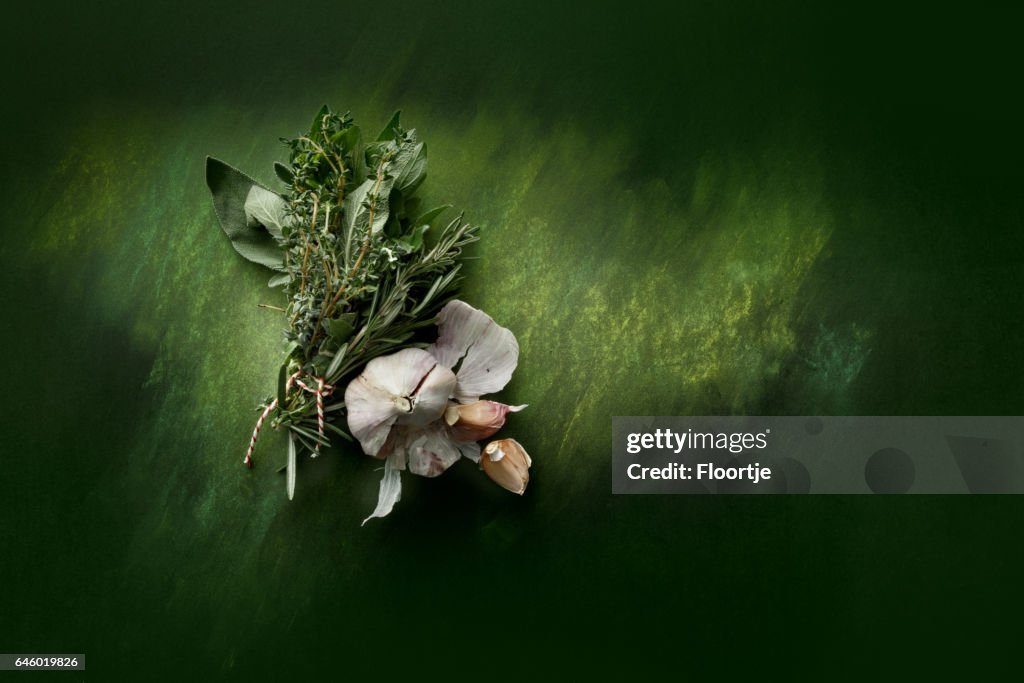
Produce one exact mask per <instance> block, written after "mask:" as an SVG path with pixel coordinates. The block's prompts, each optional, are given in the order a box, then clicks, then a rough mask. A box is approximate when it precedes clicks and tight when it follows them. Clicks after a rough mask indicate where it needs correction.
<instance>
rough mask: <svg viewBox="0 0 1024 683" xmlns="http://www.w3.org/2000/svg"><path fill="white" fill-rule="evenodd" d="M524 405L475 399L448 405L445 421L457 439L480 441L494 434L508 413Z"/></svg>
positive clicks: (516, 410) (517, 410) (520, 408)
mask: <svg viewBox="0 0 1024 683" xmlns="http://www.w3.org/2000/svg"><path fill="white" fill-rule="evenodd" d="M525 407H526V406H525V405H522V406H507V405H505V404H504V403H498V402H497V401H476V402H474V403H469V404H467V405H456V406H451V407H449V408H448V410H447V411H446V412H445V422H447V423H448V425H449V426H450V428H451V430H450V431H451V434H452V436H453V437H454V438H455V439H456V440H457V441H482V440H483V439H488V438H490V437H492V436H494V435H495V434H496V433H497V431H498V430H499V429H501V428H502V426H504V424H505V416H506V415H507V414H508V413H516V412H519V411H520V410H522V409H523V408H525ZM453 418H454V419H453Z"/></svg>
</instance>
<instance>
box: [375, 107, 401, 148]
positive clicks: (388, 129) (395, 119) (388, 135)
mask: <svg viewBox="0 0 1024 683" xmlns="http://www.w3.org/2000/svg"><path fill="white" fill-rule="evenodd" d="M401 117H402V110H401V109H399V110H398V111H396V112H395V113H394V114H392V115H391V120H390V121H388V122H387V124H386V125H385V126H384V130H382V131H381V132H380V135H378V136H377V142H382V141H384V140H394V139H395V128H396V127H397V126H399V125H401V124H400V119H401Z"/></svg>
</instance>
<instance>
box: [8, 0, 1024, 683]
mask: <svg viewBox="0 0 1024 683" xmlns="http://www.w3.org/2000/svg"><path fill="white" fill-rule="evenodd" d="M344 4H345V3H337V2H331V3H323V4H321V5H316V6H309V7H302V8H298V7H296V8H294V9H293V8H291V7H286V6H284V5H280V4H277V5H273V6H271V5H269V4H268V5H267V6H266V7H256V8H247V7H245V5H244V4H242V3H237V4H236V6H233V7H232V6H227V5H225V6H223V7H222V8H216V9H193V10H186V9H182V8H180V7H179V6H178V5H177V4H175V5H174V6H170V5H168V6H167V7H164V6H162V5H160V4H159V3H156V4H151V5H150V6H148V8H147V10H146V11H145V12H142V13H141V14H139V11H138V10H136V9H132V10H131V11H129V10H128V9H127V8H117V7H111V8H109V9H108V10H107V11H105V12H100V11H98V10H88V11H87V10H84V9H78V8H76V7H69V8H66V9H59V10H58V9H54V8H52V7H50V6H47V8H40V9H28V8H23V9H22V10H20V11H19V12H18V13H17V14H16V16H15V17H14V18H12V19H11V20H8V21H7V22H6V24H7V25H6V26H5V27H4V31H5V36H4V37H5V41H4V45H5V47H4V57H5V60H6V62H7V63H8V64H9V68H12V69H13V71H12V73H11V75H10V79H9V83H10V93H11V95H9V96H7V97H6V98H5V99H6V100H7V111H6V113H5V117H6V119H5V120H6V126H5V132H7V133H8V139H7V141H6V143H5V144H6V145H7V147H8V150H9V151H8V154H7V157H6V160H5V163H4V167H3V168H2V169H0V176H2V177H3V180H4V187H5V188H6V201H5V202H4V204H3V205H2V206H0V219H2V226H3V233H2V234H3V238H4V239H3V243H2V245H0V261H2V264H3V271H2V273H0V278H2V279H0V285H2V287H3V292H4V294H5V297H6V301H7V315H5V316H4V320H3V322H2V323H0V334H2V340H3V351H4V353H3V354H2V359H0V371H2V374H3V377H4V378H5V383H4V388H5V389H6V392H5V394H6V397H5V398H4V399H3V401H2V403H0V406H2V408H3V416H4V417H3V428H2V439H0V443H2V445H0V501H2V502H0V513H2V518H0V519H2V522H0V553H3V561H2V564H0V581H2V583H0V590H2V591H3V603H2V605H0V651H4V652H18V651H39V652H49V651H65V652H85V653H87V655H88V662H89V672H88V673H87V676H86V678H87V679H88V680H98V681H100V680H102V681H107V680H147V679H149V678H151V677H153V676H155V675H156V674H155V673H154V672H156V671H160V672H162V673H163V675H166V676H167V678H169V679H173V680H183V679H186V678H187V677H188V676H193V677H197V678H196V680H211V679H215V678H220V677H227V676H242V675H246V676H248V677H249V678H250V679H256V680H263V679H267V680H275V679H276V680H285V678H284V676H285V675H286V672H293V675H296V673H295V672H298V673H302V674H308V673H311V672H314V671H321V672H322V671H324V670H325V669H329V670H333V671H336V672H341V673H342V674H344V673H346V672H347V673H350V674H354V672H357V671H364V670H373V669H375V668H381V669H382V670H384V671H387V670H390V667H392V666H397V667H401V668H403V669H409V668H413V667H415V666H417V665H420V664H422V665H431V666H434V667H436V666H440V667H442V668H443V669H444V670H446V671H447V672H448V673H450V674H463V675H473V676H474V677H476V676H489V675H490V674H492V673H494V672H496V671H497V672H500V671H504V670H509V669H513V670H518V669H519V668H523V669H524V670H530V669H532V670H534V671H536V670H537V668H538V667H540V666H541V663H540V662H541V661H543V662H545V664H544V665H543V666H545V667H550V666H552V665H558V666H559V668H562V669H563V670H565V671H572V670H577V671H579V670H594V669H596V668H598V667H605V666H609V665H615V666H622V667H628V666H639V665H648V664H650V665H657V664H678V665H679V666H680V667H682V668H683V669H684V670H690V669H704V670H712V671H715V670H718V669H719V668H720V667H726V666H731V665H733V664H735V663H737V662H739V663H744V662H746V663H748V664H751V665H752V666H754V667H759V666H760V665H761V662H759V661H758V660H757V659H756V658H749V659H746V658H743V657H739V658H737V657H735V656H732V655H726V652H727V651H728V648H730V647H733V646H737V645H750V646H751V647H755V648H756V649H757V650H758V652H759V653H760V654H761V655H763V656H765V657H767V658H768V659H769V660H770V661H771V662H772V663H774V664H778V665H783V666H785V667H787V668H788V669H790V670H805V671H807V672H810V673H814V674H819V675H825V674H826V673H827V672H830V671H835V670H840V671H848V670H849V667H850V666H852V665H854V664H866V665H867V666H868V667H869V668H873V667H874V661H875V659H876V658H880V657H883V656H884V655H887V654H893V653H896V654H900V655H903V656H907V657H911V658H913V657H920V656H922V655H921V653H920V652H919V651H918V650H917V649H915V648H913V647H912V646H911V645H910V644H911V643H912V642H916V639H917V638H918V637H920V636H928V637H932V638H934V639H935V640H936V641H938V642H943V641H944V639H949V638H953V639H954V640H955V641H956V643H957V646H958V648H960V649H958V651H957V653H958V654H963V655H967V654H970V653H971V652H972V651H973V649H972V648H971V646H970V644H969V643H965V642H964V639H963V636H964V634H965V630H966V632H967V633H969V634H971V635H975V636H977V635H979V628H978V627H979V625H981V624H984V623H985V622H986V621H987V619H988V618H989V617H991V616H993V615H995V614H996V613H997V612H998V611H999V610H1001V609H1007V608H1008V607H1010V606H1012V605H1014V604H1016V598H1018V597H1019V588H1017V586H1019V575H1020V570H1021V560H1022V557H1021V552H1020V550H1019V543H1018V538H1019V534H1018V533H1017V529H1018V528H1019V526H1020V519H1022V514H1024V502H1021V499H1020V498H1019V497H1010V498H1002V499H984V498H959V499H949V498H927V497H919V498H908V499H897V498H884V499H883V498H868V497H864V498H857V499H849V498H843V497H836V498H824V497H817V498H810V499H806V498H783V497H776V498H772V499H767V500H766V499H754V498H713V499H698V498H690V497H614V498H613V497H612V496H611V493H610V490H611V482H610V454H609V449H610V432H611V416H613V415H622V414H640V415H642V414H713V413H751V414H772V413H779V414H1019V413H1021V412H1022V410H1024V392H1022V389H1024V364H1022V361H1021V358H1020V348H1021V342H1022V339H1024V322H1022V316H1021V313H1022V308H1024V307H1022V304H1024V293H1022V292H1024V290H1022V285H1024V237H1022V225H1021V214H1020V187H1021V180H1022V178H1021V171H1020V167H1019V158H1020V152H1021V151H1022V145H1021V128H1020V125H1019V124H1020V120H1021V106H1020V101H1019V95H1018V93H1017V91H1016V89H1017V87H1018V84H1017V82H1016V81H1018V80H1019V78H1018V76H1017V75H1016V67H1015V66H1013V65H1014V64H1016V63H1019V57H1020V55H1019V50H1018V49H1017V48H1016V47H1014V46H1013V45H1014V43H1013V41H1011V38H1012V37H1013V36H1012V35H1011V31H1012V27H1013V26H1015V25H1019V22H1017V21H1016V19H1017V18H1015V17H1007V16H1001V15H997V14H991V13H988V12H985V11H978V12H977V13H976V14H971V15H965V14H963V13H962V12H948V13H946V12H936V10H935V9H934V8H929V9H928V11H927V12H925V11H924V10H923V9H922V10H920V11H916V10H915V11H907V12H906V13H905V14H902V15H893V14H892V13H891V11H889V10H887V11H886V12H884V13H882V12H876V11H874V10H871V9H869V8H866V7H856V8H853V9H846V10H843V9H837V8H831V7H830V8H829V9H828V11H827V12H825V11H824V10H822V11H821V12H818V11H811V10H810V9H809V8H802V7H792V6H786V7H780V6H776V5H775V4H774V3H772V4H771V7H765V6H760V5H752V6H747V7H741V6H739V5H736V4H733V6H732V7H730V8H729V9H712V8H709V7H707V6H705V5H703V4H701V5H690V4H689V3H687V4H685V5H684V6H683V7H681V8H676V9H674V10H673V11H672V12H671V13H669V12H665V11H662V10H658V9H654V8H644V7H642V6H638V5H637V4H636V3H631V4H629V5H628V7H627V8H601V9H598V8H590V9H589V10H588V11H586V12H583V11H582V10H573V9H570V8H568V7H566V8H562V7H561V6H559V5H551V4H550V3H545V4H543V5H542V6H541V7H540V8H538V9H536V10H534V9H529V8H522V9H509V8H507V7H506V8H502V7H500V6H498V7H481V6H478V5H477V4H476V3H465V4H462V5H454V4H453V5H446V6H445V7H435V8H431V9H424V8H421V7H419V6H418V5H410V6H408V7H387V8H385V7H381V6H379V5H378V6H367V7H353V8H352V12H351V13H349V14H346V13H345V12H343V11H342V10H343V7H342V6H343V5H344ZM403 16H405V17H408V18H407V19H406V20H403V19H402V17H403ZM364 20H365V21H367V22H368V23H367V24H366V25H365V28H364V27H363V25H362V24H360V22H361V21H364ZM307 21H308V22H312V28H311V30H310V31H309V32H308V33H307V34H305V35H302V34H297V33H296V31H297V30H298V29H299V27H300V26H302V25H303V22H307ZM1014 40H1015V38H1014ZM42 45H45V46H46V49H42V48H41V47H40V46H42ZM28 56H33V58H32V59H28ZM5 89H6V88H5ZM325 101H326V102H328V103H330V104H331V105H332V106H334V107H337V108H349V109H351V110H352V111H353V113H354V115H355V116H356V118H357V120H358V121H360V122H362V123H363V124H364V125H366V126H367V127H369V128H373V127H374V126H375V125H376V124H378V123H382V122H383V121H384V120H385V119H386V117H387V116H388V115H389V114H390V112H391V111H392V110H393V109H394V108H397V107H401V108H402V109H403V110H404V114H403V120H406V121H407V122H409V123H410V124H413V125H415V126H417V127H418V128H419V130H420V132H421V135H422V137H423V138H424V139H425V140H427V143H428V145H429V148H430V159H431V166H430V174H429V178H428V181H427V185H426V186H425V189H426V193H427V196H428V197H429V198H430V199H437V200H441V201H450V202H452V203H454V204H455V205H456V206H458V207H461V208H464V209H465V210H466V212H467V216H468V217H469V218H470V219H471V220H473V221H474V222H477V223H479V224H481V225H482V226H483V230H482V236H483V239H482V241H481V244H480V245H479V248H478V249H476V251H475V254H474V255H475V256H478V257H479V259H478V260H476V261H474V262H473V264H472V266H471V267H470V269H469V277H468V280H467V282H466V287H465V292H464V298H466V299H467V300H468V301H470V302H471V303H473V304H474V305H476V306H479V307H481V308H483V309H485V310H487V311H488V312H489V313H491V314H492V315H493V316H494V317H495V318H496V319H497V320H498V321H499V322H501V323H502V324H504V325H506V326H508V327H510V328H511V329H512V330H514V331H515V332H516V334H517V336H518V338H519V342H520V345H521V348H522V355H521V360H520V366H519V370H518V372H517V374H516V376H515V378H514V380H513V382H512V384H511V385H510V386H509V388H508V389H507V390H506V391H505V392H504V394H502V398H503V399H504V400H506V401H507V402H509V403H529V404H530V408H529V410H527V411H526V412H524V413H522V414H519V415H516V416H514V417H513V418H512V419H511V421H510V424H509V426H508V428H507V430H506V433H507V435H509V436H515V437H516V438H518V439H519V440H520V441H522V442H523V443H524V444H526V445H527V447H528V448H529V450H530V452H531V454H532V455H533V456H534V463H535V467H534V469H533V481H532V482H531V485H530V489H529V491H528V492H527V495H526V496H525V497H523V498H522V499H520V498H517V497H515V496H511V495H509V494H506V493H505V492H503V491H501V490H499V489H497V487H495V486H494V485H492V484H491V483H490V482H489V481H487V480H486V479H485V478H484V477H483V476H482V475H481V474H480V473H478V472H477V471H476V469H475V467H474V466H472V465H471V464H470V463H468V462H462V463H459V464H458V465H457V466H456V467H454V468H453V470H452V471H451V472H449V473H447V474H446V475H445V476H444V477H442V478H440V479H437V480H430V481H427V480H420V479H413V478H411V477H406V479H405V482H406V484H405V490H404V495H403V500H402V502H401V503H400V504H399V505H398V507H397V508H396V511H395V513H394V514H393V515H392V516H391V517H389V518H387V519H386V520H383V521H379V522H375V523H371V524H369V525H367V526H366V527H364V528H360V527H359V522H360V520H362V518H363V517H365V516H366V514H367V513H368V512H369V511H370V510H371V509H372V507H373V504H374V501H375V499H376V489H377V482H378V480H379V472H376V471H374V470H375V463H373V462H372V461H370V460H369V459H367V458H364V457H360V456H357V455H356V454H354V453H352V452H341V451H336V452H331V453H329V454H328V455H327V456H326V457H323V458H321V459H320V460H318V461H316V462H308V461H307V462H304V463H302V466H301V467H300V471H299V483H298V488H297V495H296V500H295V501H294V502H292V503H288V502H287V500H286V499H285V494H284V482H283V480H282V475H278V474H276V473H275V471H274V470H275V469H276V467H277V465H279V464H280V463H281V462H282V461H283V449H284V441H283V438H282V437H281V435H278V434H273V433H267V434H265V436H264V437H263V440H262V441H261V442H260V445H259V448H258V451H257V462H258V466H257V468H256V469H255V470H253V471H251V472H250V471H247V470H245V469H244V468H243V467H242V466H241V459H242V455H243V453H244V448H245V445H246V441H247V439H248V433H249V430H250V429H251V426H252V423H253V421H254V420H255V418H256V413H255V412H254V411H253V409H254V408H255V405H256V403H257V402H258V400H259V399H261V398H262V397H263V396H265V395H267V394H270V393H272V392H273V391H274V386H275V381H276V376H275V368H276V365H277V362H278V360H279V358H280V354H281V349H282V345H281V334H280V327H281V322H280V320H279V319H278V318H277V317H276V316H277V314H275V313H274V312H272V311H268V310H264V309H259V308H257V307H256V304H257V303H258V302H268V303H278V302H276V301H275V299H274V297H275V296H276V295H275V293H273V292H271V291H270V290H268V289H266V287H265V280H266V276H265V273H264V272H262V271H261V270H260V269H259V268H258V267H257V266H253V265H251V264H248V263H245V262H243V261H242V260H241V259H240V258H238V257H237V255H236V254H235V253H234V252H233V251H232V249H231V247H230V245H229V243H228V241H227V240H226V239H225V238H224V236H223V234H222V233H221V232H220V230H219V228H218V227H217V224H216V219H215V217H214V215H213V211H212V208H211V205H210V201H209V197H208V194H207V191H206V188H205V185H204V183H203V175H202V174H203V159H204V157H205V155H206V154H213V155H215V156H218V157H221V158H224V159H227V160H229V161H231V162H232V163H234V164H236V165H237V166H239V167H241V168H244V169H247V170H249V171H251V172H253V173H254V174H255V175H256V176H257V177H259V178H263V179H265V180H268V181H269V180H270V179H271V172H270V165H271V163H272V161H274V160H275V159H279V158H282V157H283V156H284V154H283V147H282V146H280V145H278V144H277V143H276V142H275V141H276V140H277V138H278V137H280V136H288V135H293V134H295V133H296V132H298V131H299V130H300V129H301V128H302V127H303V126H304V125H306V124H307V122H308V119H309V117H310V115H311V114H312V113H313V112H314V111H315V110H316V108H317V107H318V106H319V105H320V104H321V103H322V102H325ZM427 203H429V202H427ZM987 638H988V637H987V636H985V637H984V638H982V640H985V642H986V643H987V647H990V648H991V647H994V648H996V649H998V646H999V644H1000V642H1001V641H999V640H998V639H996V640H990V639H987ZM612 644H615V646H612ZM641 644H647V645H650V646H652V647H654V648H656V649H654V650H652V652H653V653H655V654H657V653H661V654H662V655H663V656H664V657H666V658H667V659H662V660H659V659H658V658H657V657H654V658H653V659H652V660H650V661H643V660H639V659H637V655H636V652H637V650H636V649H635V648H636V647H639V646H640V645H641ZM620 645H621V646H623V647H618V646H620ZM684 651H693V652H694V653H695V654H694V656H692V657H689V658H687V659H685V660H683V661H681V662H680V661H679V660H673V659H672V657H673V656H678V653H680V652H684ZM544 670H545V671H549V670H550V669H547V668H545V669H544ZM140 672H149V673H148V674H146V675H143V674H142V673H140ZM293 680H294V679H293Z"/></svg>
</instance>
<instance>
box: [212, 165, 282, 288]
mask: <svg viewBox="0 0 1024 683" xmlns="http://www.w3.org/2000/svg"><path fill="white" fill-rule="evenodd" d="M206 184H207V186H208V187H209V188H210V192H211V193H212V194H213V208H214V211H216V213H217V218H218V219H219V220H220V227H221V229H222V230H224V234H226V235H227V236H228V238H229V239H230V240H231V246H233V247H234V248H235V251H237V252H238V253H239V254H241V255H242V256H243V257H244V258H245V259H247V260H249V261H252V262H253V263H259V264H260V265H263V266H266V267H268V268H273V269H275V270H281V269H282V268H283V267H284V252H282V251H281V249H280V248H279V247H278V245H277V241H276V240H275V239H274V237H273V235H271V234H270V233H269V232H268V231H267V229H266V228H265V227H264V226H263V225H262V224H259V223H255V222H251V221H250V220H249V217H248V215H247V214H246V210H245V205H246V201H247V200H248V199H249V192H250V190H251V189H252V188H253V187H254V186H256V187H260V188H261V189H263V190H266V191H267V192H270V190H267V188H265V187H263V186H262V185H260V184H259V183H257V182H256V181H255V180H253V179H252V178H250V177H249V176H247V175H246V174H244V173H242V172H241V171H239V170H238V169H237V168H234V167H232V166H229V165H228V164H226V163H224V162H223V161H221V160H220V159H214V158H213V157H206ZM271 194H273V193H271Z"/></svg>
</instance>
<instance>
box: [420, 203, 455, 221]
mask: <svg viewBox="0 0 1024 683" xmlns="http://www.w3.org/2000/svg"><path fill="white" fill-rule="evenodd" d="M450 208H452V205H451V204H443V205H441V206H435V207H434V208H433V209H430V210H429V211H424V212H423V213H422V214H420V216H419V218H417V219H416V220H414V221H413V222H412V224H413V225H431V226H432V225H433V222H434V219H435V218H437V217H438V216H440V215H441V214H442V213H444V212H445V211H447V210H448V209H450Z"/></svg>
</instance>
